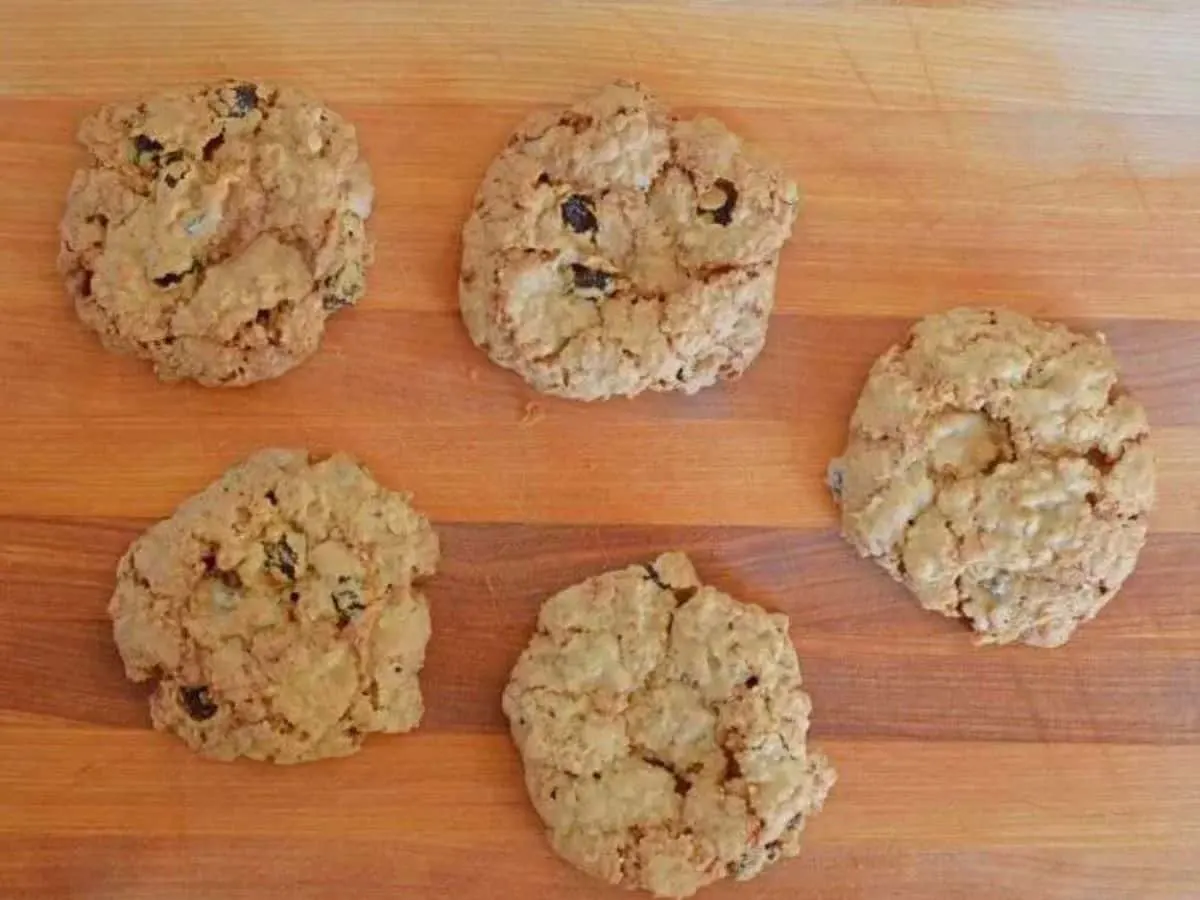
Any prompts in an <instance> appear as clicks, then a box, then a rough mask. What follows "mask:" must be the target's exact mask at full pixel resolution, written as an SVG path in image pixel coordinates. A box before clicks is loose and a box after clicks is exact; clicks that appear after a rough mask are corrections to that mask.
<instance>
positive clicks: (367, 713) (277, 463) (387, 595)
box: [109, 450, 438, 763]
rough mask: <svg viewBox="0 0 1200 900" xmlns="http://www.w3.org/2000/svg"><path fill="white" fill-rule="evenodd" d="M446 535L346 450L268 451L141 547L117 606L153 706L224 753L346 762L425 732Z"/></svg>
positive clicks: (126, 655)
mask: <svg viewBox="0 0 1200 900" xmlns="http://www.w3.org/2000/svg"><path fill="white" fill-rule="evenodd" d="M437 560H438V542H437V537H436V536H435V534H434V532H433V530H432V529H431V528H430V526H429V523H428V522H427V521H426V520H425V518H424V517H422V516H421V515H419V514H418V513H417V512H415V511H414V510H413V508H412V507H411V506H410V505H409V501H408V497H407V496H406V495H404V494H398V493H394V492H392V491H389V490H386V489H384V488H382V487H380V486H379V485H378V484H377V483H376V482H375V481H374V480H373V479H372V478H371V476H370V475H369V474H368V473H367V471H366V470H365V469H363V468H362V467H361V466H359V465H358V464H357V463H355V462H354V461H353V460H352V459H350V458H349V457H346V456H341V455H338V456H333V457H330V458H328V459H323V460H315V459H312V458H310V457H309V455H308V454H307V453H305V452H298V451H289V450H264V451H261V452H259V453H257V454H255V455H254V456H252V457H250V458H249V459H248V460H246V461H245V462H243V463H242V464H240V465H238V466H236V467H234V468H233V469H231V470H230V471H229V472H227V473H226V474H225V475H224V476H223V477H222V478H221V479H220V480H219V481H217V482H216V483H214V484H212V485H211V486H210V487H208V488H207V489H206V490H205V491H203V492H202V493H200V494H199V495H197V496H195V497H193V498H191V499H190V500H188V501H187V502H186V503H184V504H183V505H182V506H181V507H180V508H179V510H178V511H177V512H176V513H175V515H173V516H172V517H171V518H169V519H167V520H165V521H162V522H159V523H158V524H156V525H154V526H153V527H152V528H150V529H149V530H148V531H147V532H146V533H145V534H143V535H142V536H141V537H139V538H138V539H137V540H136V541H134V543H133V545H132V546H131V547H130V548H129V551H128V552H127V553H126V554H125V556H124V558H123V559H122V560H121V564H120V566H119V568H118V570H117V586H116V591H115V593H114V594H113V597H112V600H111V602H110V604H109V613H110V614H111V616H112V619H113V635H114V637H115V638H116V643H117V649H118V650H119V651H120V653H121V658H122V659H123V660H124V663H125V672H126V674H127V675H128V676H129V678H131V679H132V680H134V681H145V680H148V679H150V680H154V681H156V686H155V690H154V693H153V696H152V697H151V700H150V713H151V717H152V718H153V720H154V724H155V726H156V727H158V728H160V729H163V730H167V731H173V732H175V733H176V734H177V735H179V736H180V737H181V738H183V740H184V741H186V742H187V743H188V745H189V746H191V747H192V749H194V750H196V751H198V752H200V753H201V754H203V755H205V756H210V757H214V758H216V759H233V758H234V757H238V756H248V757H250V758H252V759H259V760H270V761H272V762H278V763H294V762H303V761H307V760H314V759H320V758H322V757H329V756H344V755H346V754H349V753H353V752H354V751H355V750H357V749H358V747H359V745H360V744H361V743H362V741H363V738H364V736H365V735H366V734H368V733H369V732H373V731H384V732H399V731H408V730H410V729H412V728H415V727H416V726H417V724H418V723H419V722H420V720H421V713H422V708H423V707H422V703H421V692H420V686H419V684H418V681H417V675H418V673H419V672H420V671H421V666H422V664H423V663H424V659H425V644H426V642H427V641H428V640H429V632H430V623H429V609H428V607H427V605H426V603H425V599H424V597H422V596H421V594H420V593H419V592H418V591H417V590H416V589H415V588H414V582H415V581H416V580H417V579H420V578H421V577H422V576H426V575H430V574H432V573H433V571H434V568H435V566H436V564H437Z"/></svg>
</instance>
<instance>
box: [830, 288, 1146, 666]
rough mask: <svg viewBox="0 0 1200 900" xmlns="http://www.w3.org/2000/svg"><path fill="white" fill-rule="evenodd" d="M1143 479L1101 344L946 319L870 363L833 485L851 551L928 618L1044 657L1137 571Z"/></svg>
mask: <svg viewBox="0 0 1200 900" xmlns="http://www.w3.org/2000/svg"><path fill="white" fill-rule="evenodd" d="M1154 470H1155V466H1154V457H1153V454H1152V453H1151V450H1150V445H1149V429H1148V426H1147V423H1146V414H1145V411H1144V410H1143V409H1142V407H1141V406H1140V405H1139V404H1138V403H1136V402H1135V401H1134V400H1133V399H1131V398H1130V397H1129V396H1128V395H1127V394H1126V393H1125V391H1124V390H1123V389H1122V387H1121V384H1120V382H1119V380H1118V373H1117V364H1116V360H1115V359H1114V358H1113V355H1112V352H1111V351H1110V350H1109V348H1108V346H1107V344H1105V342H1104V339H1103V337H1102V336H1099V335H1096V336H1093V335H1083V334H1076V333H1073V332H1071V331H1068V330H1067V329H1066V328H1064V327H1062V326H1060V325H1051V324H1048V323H1044V322H1035V321H1033V320H1031V319H1027V318H1026V317H1024V316H1021V315H1017V314H1016V313H1012V312H1006V311H1003V310H983V309H959V310H955V311H953V312H949V313H945V314H943V315H935V316H930V317H929V318H927V319H925V320H923V321H922V322H920V323H918V324H917V325H916V326H915V327H914V328H913V330H912V332H911V333H910V334H909V337H908V339H907V340H906V341H905V342H904V343H903V344H902V345H900V346H897V347H893V348H892V349H890V350H889V351H888V352H887V353H885V354H884V355H883V356H882V357H881V358H880V359H879V360H878V361H876V363H875V365H874V367H873V368H872V369H871V374H870V376H869V377H868V379H867V383H866V387H864V388H863V392H862V396H861V397H860V398H859V400H858V407H857V408H856V409H855V411H854V417H853V419H852V420H851V423H850V438H849V442H848V445H847V447H846V451H845V453H844V455H843V456H842V457H841V458H840V459H836V460H834V461H833V462H832V463H831V464H830V485H831V487H832V489H833V492H834V495H835V496H836V497H837V498H838V500H839V502H840V503H841V507H842V528H843V531H844V533H845V535H846V537H847V538H848V539H849V541H850V543H852V544H853V545H854V546H855V547H856V548H857V549H858V551H859V552H860V553H861V554H862V555H863V556H867V557H871V558H873V559H875V560H876V561H877V562H878V563H879V564H880V565H882V566H883V568H884V569H886V570H887V571H888V572H889V573H891V575H892V576H893V577H894V578H896V579H897V580H899V581H901V582H902V583H903V584H904V585H905V586H907V587H908V588H909V590H911V591H912V592H913V593H914V594H915V595H916V597H917V599H918V600H919V601H920V603H921V605H922V606H923V607H925V608H926V609H930V610H934V611H936V612H940V613H942V614H943V615H946V616H961V617H964V618H966V619H967V620H968V621H969V622H970V624H971V626H972V627H973V628H974V629H975V630H976V631H977V632H978V633H979V635H980V639H981V641H983V642H985V643H997V644H1004V643H1009V642H1012V641H1023V642H1025V643H1027V644H1032V645H1034V646H1039V647H1054V646H1058V645H1059V644H1062V643H1064V642H1065V641H1066V640H1067V639H1068V638H1069V637H1070V636H1071V633H1072V632H1073V631H1074V630H1075V628H1076V626H1077V625H1079V623H1080V622H1084V621H1087V620H1088V619H1091V618H1092V617H1093V616H1095V615H1096V613H1098V612H1099V611H1100V609H1101V608H1102V607H1103V606H1104V604H1106V603H1107V602H1108V601H1109V600H1111V599H1112V597H1113V595H1115V594H1116V592H1117V591H1118V590H1119V589H1120V587H1121V584H1122V583H1123V582H1124V581H1125V579H1126V578H1127V577H1128V575H1129V573H1130V572H1131V571H1133V567H1134V565H1135V563H1136V562H1137V557H1138V553H1139V552H1140V550H1141V548H1142V545H1143V544H1144V543H1145V540H1146V516H1147V513H1148V512H1149V511H1150V508H1151V506H1152V505H1153V502H1154Z"/></svg>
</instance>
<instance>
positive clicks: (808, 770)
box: [503, 553, 835, 897]
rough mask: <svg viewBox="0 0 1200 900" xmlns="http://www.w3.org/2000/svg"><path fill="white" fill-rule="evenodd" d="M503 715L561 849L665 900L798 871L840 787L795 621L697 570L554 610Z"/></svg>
mask: <svg viewBox="0 0 1200 900" xmlns="http://www.w3.org/2000/svg"><path fill="white" fill-rule="evenodd" d="M503 705H504V712H505V714H506V715H507V716H508V719H509V723H510V724H511V726H512V734H513V738H514V740H515V742H516V744H517V747H518V749H519V750H520V753H521V757H522V759H523V761H524V765H525V782H526V785H527V786H528V788H529V793H530V796H531V797H532V799H533V804H534V806H535V807H536V809H537V812H538V814H539V815H540V816H541V818H542V820H543V822H545V825H546V829H547V833H548V835H549V838H550V841H551V843H552V844H553V846H554V849H555V850H556V851H557V852H558V853H559V854H560V855H561V856H563V857H564V858H565V859H567V860H568V861H569V862H571V863H573V864H574V865H575V866H577V867H578V868H580V869H582V870H583V871H585V872H587V873H589V874H591V875H594V876H596V877H597V878H601V879H603V880H605V881H607V882H610V883H612V884H617V885H621V886H623V887H627V888H641V889H643V890H647V891H650V892H652V893H654V894H656V895H658V896H662V897H686V896H689V895H691V894H693V893H695V892H696V891H697V890H699V889H700V888H701V887H703V886H704V885H706V884H709V883H711V882H714V881H717V880H718V879H721V878H725V877H733V878H736V879H738V880H745V879H748V878H752V877H754V876H755V875H757V874H759V873H760V872H761V871H762V870H763V869H764V868H765V867H766V866H768V865H770V864H771V863H773V862H775V861H776V860H778V859H781V858H786V857H792V856H795V855H796V854H797V853H798V852H799V847H800V833H801V831H802V829H803V828H804V823H805V820H806V819H807V818H808V817H809V816H811V815H812V814H814V813H815V812H817V811H818V810H819V809H820V808H821V805H822V803H823V802H824V800H825V796H826V794H827V793H828V792H829V789H830V787H831V786H832V785H833V782H834V777H835V776H834V772H833V769H832V768H830V766H829V763H828V762H827V761H826V759H825V757H824V756H822V755H821V754H820V753H817V752H814V751H811V750H808V749H806V746H805V743H806V737H807V732H808V717H809V711H810V709H811V704H810V702H809V699H808V696H807V695H806V694H805V693H804V691H802V690H801V687H800V666H799V663H798V662H797V660H796V651H795V649H794V648H793V647H792V644H791V641H790V640H788V633H787V618H786V617H785V616H782V615H772V614H770V613H768V612H766V611H765V610H763V609H761V608H760V607H757V606H751V605H749V604H743V603H739V602H738V601H737V600H734V599H733V598H732V597H729V596H727V595H726V594H723V593H721V592H720V591H717V590H715V589H713V588H711V587H705V586H703V585H701V584H700V581H699V579H698V578H697V576H696V572H695V570H694V569H693V568H692V564H691V563H690V562H689V561H688V559H687V557H686V556H684V555H683V554H681V553H668V554H666V555H664V556H661V557H659V558H658V559H657V560H655V561H654V563H653V564H651V565H646V566H631V567H629V568H627V569H622V570H618V571H614V572H608V573H606V574H603V575H599V576H597V577H594V578H590V579H588V580H587V581H585V582H583V583H582V584H579V585H576V586H575V587H571V588H568V589H566V590H565V591H562V592H561V593H559V594H556V595H555V596H553V597H551V598H550V599H549V600H547V601H546V602H545V604H544V605H543V606H542V609H541V612H540V615H539V616H538V624H537V631H536V633H535V634H534V636H533V638H532V640H531V641H530V643H529V646H528V647H527V648H526V650H525V651H524V652H523V653H522V654H521V658H520V660H519V661H518V662H517V664H516V667H515V668H514V669H513V671H512V677H511V679H510V681H509V683H508V686H507V687H506V688H505V691H504V699H503Z"/></svg>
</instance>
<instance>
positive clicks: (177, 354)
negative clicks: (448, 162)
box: [59, 82, 373, 386]
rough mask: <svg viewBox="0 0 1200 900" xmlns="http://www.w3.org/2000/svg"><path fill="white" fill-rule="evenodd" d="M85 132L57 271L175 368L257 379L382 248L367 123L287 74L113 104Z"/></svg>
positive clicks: (96, 310)
mask: <svg viewBox="0 0 1200 900" xmlns="http://www.w3.org/2000/svg"><path fill="white" fill-rule="evenodd" d="M79 138H80V141H81V142H82V143H83V145H84V146H85V147H86V148H87V151H88V153H89V154H90V155H91V161H90V164H89V165H88V166H87V167H86V168H83V169H80V170H79V171H78V172H77V173H76V174H75V178H74V181H73V182H72V183H71V189H70V192H69V194H68V197H67V210H66V214H65V216H64V218H63V222H62V228H61V248H60V252H59V269H60V270H61V272H62V273H63V275H64V277H65V279H66V283H67V290H68V292H69V294H70V295H71V297H72V298H73V299H74V301H75V307H76V310H77V311H78V313H79V317H80V319H82V320H83V322H84V323H85V324H86V325H87V326H88V327H89V328H91V329H93V330H94V331H95V332H96V333H97V334H98V335H99V336H100V339H101V341H102V342H103V343H104V345H105V346H106V347H108V348H109V349H110V350H113V351H115V352H119V353H128V354H132V355H135V356H138V357H141V358H143V359H147V360H149V361H151V362H152V363H153V364H154V368H155V371H156V372H157V373H158V375H159V377H160V378H162V379H163V380H165V381H173V380H176V379H194V380H196V381H198V382H200V383H202V384H205V385H210V386H236V385H245V384H250V383H252V382H255V381H260V380H262V379H266V378H274V377H276V376H278V375H281V374H283V373H284V372H286V371H287V370H289V369H291V368H292V367H293V366H295V365H297V364H298V363H300V362H302V361H303V360H305V359H306V358H307V357H308V356H310V355H311V354H312V353H313V352H314V351H315V350H316V349H317V346H318V344H319V343H320V340H321V335H322V333H323V332H324V330H325V320H326V319H327V318H328V317H329V315H330V314H331V313H333V312H335V311H336V310H338V309H341V308H342V307H344V306H350V305H352V304H354V303H357V302H358V300H359V298H360V297H361V296H362V293H363V289H364V284H365V270H366V267H367V265H368V263H369V262H370V259H371V244H370V242H369V240H368V239H367V236H366V228H365V220H366V218H367V216H369V215H370V212H371V203H372V197H373V188H372V186H371V178H370V173H369V171H368V169H367V166H366V164H365V163H364V162H362V161H361V160H359V158H358V141H357V139H356V137H355V133H354V128H353V126H351V125H349V124H347V123H346V122H345V121H343V120H342V119H341V117H340V116H338V115H337V114H336V113H334V112H331V111H330V110H328V109H326V108H325V107H323V106H320V105H319V104H317V103H315V102H313V101H312V100H309V99H308V98H306V97H304V96H303V95H302V94H300V93H298V92H296V91H294V90H290V89H288V88H276V87H272V86H270V85H265V84H250V83H240V82H226V83H222V84H218V85H215V86H211V87H205V88H200V89H197V90H193V91H191V92H188V93H179V94H165V95H161V96H157V97H153V98H150V99H147V100H145V101H143V102H141V103H135V104H117V105H113V106H106V107H104V108H103V109H101V110H99V111H98V112H97V113H95V114H94V115H92V116H90V117H89V118H87V119H86V120H85V121H84V122H83V125H82V126H81V128H80V131H79Z"/></svg>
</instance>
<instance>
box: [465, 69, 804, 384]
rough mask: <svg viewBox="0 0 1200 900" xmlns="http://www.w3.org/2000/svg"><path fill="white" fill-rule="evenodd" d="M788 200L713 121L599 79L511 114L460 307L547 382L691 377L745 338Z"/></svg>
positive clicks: (721, 370)
mask: <svg viewBox="0 0 1200 900" xmlns="http://www.w3.org/2000/svg"><path fill="white" fill-rule="evenodd" d="M797 205H798V199H797V190H796V185H795V184H794V183H793V182H791V181H790V180H788V178H787V177H786V176H785V175H784V174H783V173H782V172H781V171H779V169H777V168H776V167H775V166H774V165H773V164H771V163H769V162H767V161H765V160H763V159H762V158H761V157H760V156H759V155H758V154H757V153H756V152H755V151H753V150H752V149H750V148H748V147H746V146H744V145H743V144H742V142H741V141H740V140H739V139H738V138H737V136H736V135H734V134H732V133H731V132H730V131H729V130H728V129H727V128H726V127H725V126H724V125H722V124H721V123H720V122H717V121H715V120H713V119H708V118H699V119H695V120H681V119H678V118H676V117H674V116H673V115H671V114H670V113H668V112H667V111H666V110H665V109H663V107H662V106H661V105H660V104H659V103H658V102H657V101H656V100H655V99H654V98H653V97H652V96H651V95H650V94H648V93H647V92H646V91H645V90H644V89H643V88H642V87H641V86H639V85H636V84H631V83H626V82H618V83H615V84H612V85H609V86H607V87H605V88H604V89H603V90H601V91H600V92H599V93H598V94H596V95H595V96H594V97H591V98H590V99H587V100H584V101H583V102H581V103H577V104H576V105H575V106H572V107H571V108H569V109H567V110H565V111H563V112H560V113H556V114H552V115H538V116H535V117H534V118H532V119H530V120H529V121H527V122H526V123H525V124H524V125H523V126H521V128H520V129H519V130H518V131H517V132H516V134H514V135H513V136H512V138H511V139H510V140H509V142H508V146H507V147H506V148H505V149H504V151H503V152H502V153H501V154H500V156H499V157H498V158H497V159H496V160H495V161H494V162H493V163H492V165H491V167H490V168H489V169H488V171H487V174H486V175H485V176H484V180H483V184H482V185H481V187H480V188H479V192H478V194H477V195H476V197H475V206H474V209H473V211H472V212H471V216H470V218H469V219H468V221H467V224H466V226H465V228H464V230H463V257H462V271H461V276H460V280H459V298H460V302H461V306H462V314H463V318H464V320H465V321H466V325H467V329H468V331H469V332H470V334H471V338H472V340H474V342H475V343H476V344H477V345H478V346H479V347H481V348H483V349H484V350H485V351H486V352H487V353H488V355H489V356H490V357H491V358H492V360H493V361H495V362H496V363H498V364H499V365H501V366H504V367H506V368H509V369H512V370H514V371H515V372H517V373H519V374H520V375H521V376H522V377H524V378H525V380H526V381H528V382H529V383H530V384H531V385H533V387H535V388H537V389H538V390H540V391H544V392H546V393H550V394H557V395H560V396H564V397H572V398H575V399H579V400H595V399H601V398H606V397H611V396H614V395H624V396H632V395H634V394H637V393H639V392H641V391H644V390H647V389H651V390H658V391H675V390H678V391H684V392H685V393H693V392H695V391H698V390H700V389H701V388H704V387H707V386H709V385H712V384H714V383H716V382H717V381H719V380H721V379H725V378H732V377H735V376H738V375H740V374H741V373H742V372H743V371H744V370H745V369H746V368H747V367H748V366H749V365H750V364H751V363H752V362H753V361H754V359H755V357H757V356H758V354H759V351H760V350H762V348H763V344H764V342H765V340H766V334H767V317H768V316H769V314H770V312H771V307H772V305H773V303H774V296H775V275H776V269H777V265H778V260H779V252H780V249H781V248H782V247H783V245H784V242H785V241H786V240H787V239H788V237H789V236H790V234H791V230H792V223H793V222H794V220H795V218H796V211H797Z"/></svg>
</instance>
